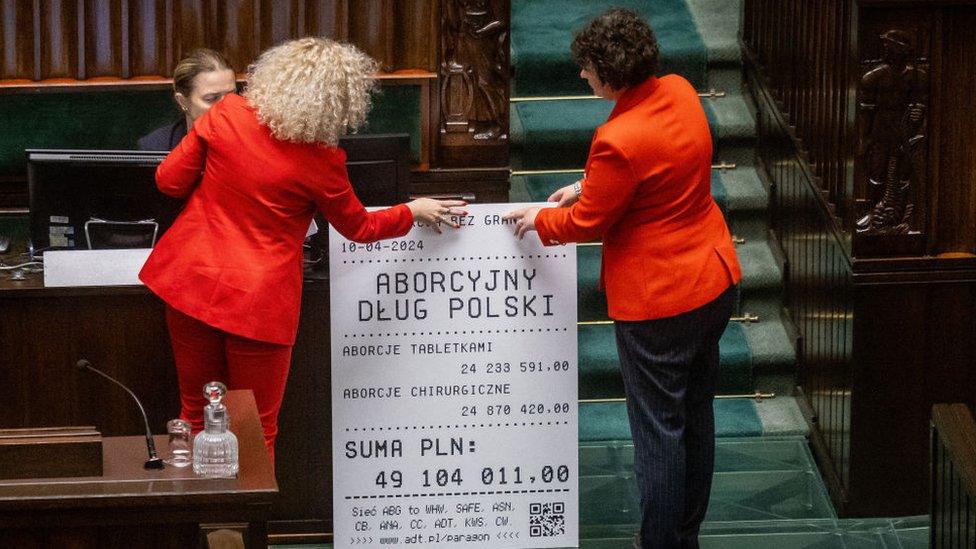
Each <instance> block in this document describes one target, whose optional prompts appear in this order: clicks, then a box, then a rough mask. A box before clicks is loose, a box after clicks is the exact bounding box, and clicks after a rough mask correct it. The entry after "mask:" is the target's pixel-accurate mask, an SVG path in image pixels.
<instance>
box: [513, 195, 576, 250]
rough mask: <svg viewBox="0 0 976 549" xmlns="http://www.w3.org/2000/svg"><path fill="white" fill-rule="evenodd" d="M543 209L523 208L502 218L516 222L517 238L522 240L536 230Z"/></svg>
mask: <svg viewBox="0 0 976 549" xmlns="http://www.w3.org/2000/svg"><path fill="white" fill-rule="evenodd" d="M570 191H572V186H570ZM541 209H542V208H540V207H538V206H535V207H531V208H522V209H521V210H514V211H511V212H508V213H507V214H505V215H504V216H502V219H506V220H507V219H514V220H515V238H517V239H519V240H522V238H523V237H524V236H525V233H527V232H529V231H534V230H535V216H536V215H538V214H539V210H541Z"/></svg>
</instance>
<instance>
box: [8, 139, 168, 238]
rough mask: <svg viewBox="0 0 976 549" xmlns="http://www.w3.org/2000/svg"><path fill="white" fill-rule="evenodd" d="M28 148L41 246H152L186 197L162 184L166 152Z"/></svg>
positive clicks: (33, 222)
mask: <svg viewBox="0 0 976 549" xmlns="http://www.w3.org/2000/svg"><path fill="white" fill-rule="evenodd" d="M26 153H27V181H28V191H29V193H30V196H29V201H30V202H29V206H30V237H31V243H32V244H33V246H34V249H35V250H38V251H42V250H45V249H89V248H126V247H151V246H152V245H153V244H154V242H155V240H157V239H158V237H159V235H161V234H162V233H163V231H165V230H166V229H167V228H168V227H169V225H170V224H172V222H173V220H174V219H175V218H176V214H177V213H178V212H179V208H180V202H179V201H177V200H174V199H172V198H169V197H167V196H165V195H163V194H162V193H160V192H159V190H157V189H156V182H155V174H156V167H157V166H158V165H159V163H160V162H162V160H163V159H164V158H165V157H166V155H165V153H159V152H142V151H85V150H28V151H26ZM86 229H87V231H86Z"/></svg>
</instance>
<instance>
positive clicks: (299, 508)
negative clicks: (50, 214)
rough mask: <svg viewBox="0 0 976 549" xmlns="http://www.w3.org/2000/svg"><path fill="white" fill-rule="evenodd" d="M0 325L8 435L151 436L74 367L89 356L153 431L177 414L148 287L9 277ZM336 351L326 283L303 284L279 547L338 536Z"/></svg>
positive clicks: (159, 310)
mask: <svg viewBox="0 0 976 549" xmlns="http://www.w3.org/2000/svg"><path fill="white" fill-rule="evenodd" d="M7 261H8V263H11V262H12V258H7ZM0 319H3V320H2V323H0V402H3V406H0V426H3V427H10V428H13V427H46V426H58V425H95V426H96V427H97V428H98V429H99V430H100V431H101V432H102V434H103V435H105V436H119V435H135V434H138V433H140V432H142V430H143V427H142V419H141V417H140V416H139V413H138V410H137V409H136V407H135V405H134V404H133V403H132V401H131V400H130V399H129V397H128V396H127V395H126V394H124V393H123V392H122V391H121V390H120V389H118V388H117V387H114V386H112V385H110V384H107V383H105V382H104V380H102V379H99V378H98V377H97V376H92V375H86V374H83V373H80V372H77V371H75V370H74V368H73V365H74V363H75V361H77V360H78V359H79V358H82V357H84V358H87V359H89V360H91V362H92V364H93V365H94V366H95V367H96V368H99V369H102V370H103V371H105V372H107V373H108V374H109V375H111V376H113V377H115V378H116V379H119V380H120V381H121V382H122V383H125V384H126V385H128V386H129V387H130V388H131V389H132V390H133V392H135V393H136V394H137V395H139V398H140V399H141V400H142V402H143V405H144V406H145V407H146V413H147V414H148V415H149V422H150V424H151V426H152V429H153V431H154V432H157V433H162V432H164V431H165V423H166V421H167V420H169V419H172V418H175V417H177V415H178V414H179V392H178V389H177V383H176V371H175V368H174V366H173V358H172V353H171V349H170V343H169V337H168V335H167V331H166V323H165V318H164V308H163V304H162V302H161V301H160V300H159V299H158V298H156V297H155V296H154V295H152V294H151V293H150V292H149V291H148V290H147V289H146V288H144V287H115V288H44V287H43V282H42V278H41V275H40V274H33V275H31V276H29V277H28V280H25V281H19V282H17V281H11V280H10V279H9V276H7V275H6V274H4V273H0ZM329 349H330V334H329V285H328V280H326V279H318V280H306V281H305V286H304V291H303V295H302V312H301V321H300V325H299V331H298V340H297V341H296V343H295V348H294V352H293V353H292V357H293V358H292V365H291V371H290V373H289V379H288V385H287V388H286V390H285V400H284V403H283V404H282V408H281V414H280V416H279V435H278V441H277V445H276V450H277V453H276V468H277V472H278V475H277V476H278V479H280V482H279V489H280V496H279V497H278V499H277V500H276V501H275V503H274V505H273V506H272V509H271V522H270V523H269V525H268V530H269V533H270V534H271V535H272V537H273V538H274V537H275V536H276V535H278V537H277V538H276V542H279V541H280V542H300V541H308V540H317V541H321V540H322V539H323V534H324V533H327V532H331V531H332V520H331V518H332V499H331V494H332V490H331V484H332V465H331V455H332V451H331V442H330V441H331V421H330V417H331V385H330V354H329ZM164 446H165V445H164ZM140 463H141V462H140ZM304 533H311V534H313V535H312V536H304V535H303V534H304Z"/></svg>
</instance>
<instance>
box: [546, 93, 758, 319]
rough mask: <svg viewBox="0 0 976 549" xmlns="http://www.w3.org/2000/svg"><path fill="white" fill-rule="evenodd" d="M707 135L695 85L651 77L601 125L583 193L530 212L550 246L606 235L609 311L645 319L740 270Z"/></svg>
mask: <svg viewBox="0 0 976 549" xmlns="http://www.w3.org/2000/svg"><path fill="white" fill-rule="evenodd" d="M711 162H712V139H711V135H710V133H709V131H708V121H707V119H706V118H705V112H704V111H703V110H702V107H701V101H700V100H699V98H698V94H697V93H696V92H695V89H694V88H692V86H691V84H689V83H688V82H687V81H686V80H685V79H683V78H681V77H680V76H677V75H668V76H665V77H662V78H655V77H651V78H649V79H647V80H646V81H645V82H643V83H642V84H640V85H638V86H635V87H633V88H630V89H628V90H626V91H625V92H624V94H623V95H622V96H621V97H620V98H619V99H618V100H617V104H616V105H615V107H614V109H613V112H611V113H610V118H609V119H608V120H607V122H606V123H605V124H603V125H602V126H600V127H599V128H597V130H596V135H595V136H594V138H593V143H592V145H591V146H590V155H589V158H588V159H587V162H586V172H585V180H584V182H583V194H582V197H581V198H580V200H579V202H577V203H576V204H574V205H573V206H572V207H570V208H546V209H543V210H542V211H540V212H539V215H538V217H536V221H535V223H536V229H537V230H538V232H539V238H541V239H542V242H543V243H544V244H547V245H553V244H559V243H562V242H585V241H591V240H597V239H600V238H602V239H603V265H602V271H601V277H600V278H601V284H602V286H603V287H604V288H605V289H606V292H607V303H608V307H609V314H610V318H613V319H615V320H649V319H655V318H665V317H669V316H674V315H677V314H681V313H684V312H688V311H691V310H693V309H696V308H698V307H700V306H702V305H705V304H707V303H708V302H710V301H712V300H713V299H715V298H716V297H718V296H719V295H720V294H721V293H722V292H723V291H725V290H726V289H728V287H729V286H731V285H732V284H735V283H737V282H738V281H739V279H741V278H742V272H741V269H740V268H739V262H738V259H737V258H736V255H735V248H734V247H733V245H732V238H731V236H730V235H729V230H728V228H727V227H726V225H725V219H724V217H723V216H722V212H721V210H719V208H718V206H717V205H716V204H715V201H714V200H713V199H712V195H711V190H710V179H711Z"/></svg>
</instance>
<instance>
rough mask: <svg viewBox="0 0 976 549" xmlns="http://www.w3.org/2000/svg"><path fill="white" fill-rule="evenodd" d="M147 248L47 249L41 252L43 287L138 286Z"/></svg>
mask: <svg viewBox="0 0 976 549" xmlns="http://www.w3.org/2000/svg"><path fill="white" fill-rule="evenodd" d="M150 252H152V249H150V248H134V249H125V250H49V251H47V252H44V286H46V287H48V288H58V287H75V286H140V285H142V282H141V281H140V280H139V271H140V270H142V266H143V265H144V264H145V263H146V259H147V258H148V257H149V253H150Z"/></svg>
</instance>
